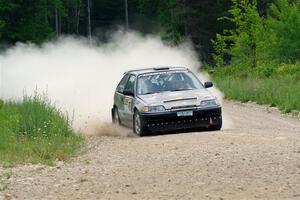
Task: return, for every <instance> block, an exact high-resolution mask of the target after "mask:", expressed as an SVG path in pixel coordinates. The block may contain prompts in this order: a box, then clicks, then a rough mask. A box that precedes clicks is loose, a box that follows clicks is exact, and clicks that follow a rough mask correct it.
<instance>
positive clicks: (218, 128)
mask: <svg viewBox="0 0 300 200" xmlns="http://www.w3.org/2000/svg"><path fill="white" fill-rule="evenodd" d="M222 123H223V122H222V118H220V119H219V121H218V123H217V124H215V125H212V126H210V127H209V128H208V130H209V131H219V130H221V128H222Z"/></svg>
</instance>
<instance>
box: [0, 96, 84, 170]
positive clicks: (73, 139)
mask: <svg viewBox="0 0 300 200" xmlns="http://www.w3.org/2000/svg"><path fill="white" fill-rule="evenodd" d="M0 103H1V102H0ZM82 141H83V138H82V137H81V136H80V135H79V134H76V133H75V132H74V131H73V129H72V128H71V122H70V120H69V119H68V118H67V116H66V115H64V114H63V113H62V112H61V111H59V110H58V109H57V108H55V107H54V106H53V105H52V104H51V103H50V101H49V100H48V99H47V98H46V97H43V96H40V95H37V94H36V95H34V96H32V97H28V96H25V97H24V98H23V100H22V101H21V102H16V101H9V102H5V103H4V104H3V106H2V108H0V164H1V165H15V164H22V163H43V164H52V163H53V161H55V160H65V159H67V158H69V157H70V156H72V155H73V154H74V153H75V152H76V150H78V148H79V147H80V146H81V144H82Z"/></svg>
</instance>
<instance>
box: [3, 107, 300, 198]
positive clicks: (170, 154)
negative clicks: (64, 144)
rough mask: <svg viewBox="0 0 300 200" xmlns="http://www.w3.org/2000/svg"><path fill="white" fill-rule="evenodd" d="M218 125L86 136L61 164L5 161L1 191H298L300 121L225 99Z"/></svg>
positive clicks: (103, 194) (253, 194)
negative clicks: (214, 127) (83, 146)
mask: <svg viewBox="0 0 300 200" xmlns="http://www.w3.org/2000/svg"><path fill="white" fill-rule="evenodd" d="M224 111H225V113H226V115H227V116H230V118H231V119H230V120H229V122H230V123H227V124H226V126H225V129H224V130H222V131H220V132H199V133H184V134H172V135H162V136H154V137H145V138H137V137H100V136H89V137H88V139H87V148H86V149H85V150H84V152H82V153H81V154H80V155H79V156H77V157H76V158H73V159H72V160H70V161H68V162H65V163H63V162H57V164H56V166H53V167H49V166H43V165H28V166H19V167H15V168H0V184H2V186H1V188H0V189H1V190H0V199H1V198H2V199H180V200H181V199H216V200H224V199H239V200H241V199H272V200H273V199H300V121H299V119H296V118H292V117H289V116H283V115H281V114H280V113H279V112H278V111H277V110H276V109H273V108H267V107H265V106H258V105H256V104H252V103H248V104H242V103H237V102H228V101H227V102H225V105H224Z"/></svg>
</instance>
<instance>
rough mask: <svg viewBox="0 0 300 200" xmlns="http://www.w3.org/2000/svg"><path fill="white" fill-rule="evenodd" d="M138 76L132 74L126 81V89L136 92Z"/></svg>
mask: <svg viewBox="0 0 300 200" xmlns="http://www.w3.org/2000/svg"><path fill="white" fill-rule="evenodd" d="M135 79H136V77H135V76H134V75H131V76H130V77H129V79H128V82H127V83H126V86H125V90H126V91H131V92H132V93H134V84H135Z"/></svg>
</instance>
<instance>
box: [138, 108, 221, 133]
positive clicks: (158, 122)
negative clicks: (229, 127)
mask: <svg viewBox="0 0 300 200" xmlns="http://www.w3.org/2000/svg"><path fill="white" fill-rule="evenodd" d="M185 111H186V110H185ZM190 111H193V116H181V117H178V116H177V112H179V111H170V112H163V113H141V114H140V116H141V119H142V121H143V125H144V126H145V127H146V128H147V129H148V130H149V131H151V132H161V131H172V130H180V129H192V128H207V127H209V126H213V125H220V124H222V108H221V107H214V108H205V109H195V110H190Z"/></svg>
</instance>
